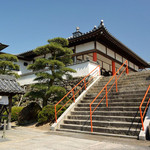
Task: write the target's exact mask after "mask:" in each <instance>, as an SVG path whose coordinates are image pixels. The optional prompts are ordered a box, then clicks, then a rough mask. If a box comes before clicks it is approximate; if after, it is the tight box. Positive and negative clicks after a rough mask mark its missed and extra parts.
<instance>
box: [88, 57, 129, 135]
mask: <svg viewBox="0 0 150 150" xmlns="http://www.w3.org/2000/svg"><path fill="white" fill-rule="evenodd" d="M123 67H124V68H123ZM121 69H123V70H121ZM125 70H126V74H128V73H129V70H128V61H127V60H126V61H125V62H124V63H123V64H122V66H121V67H120V68H119V69H118V70H117V71H116V72H115V74H114V75H113V76H112V77H111V78H110V80H109V81H108V82H107V84H106V85H105V86H104V87H103V89H102V90H101V91H100V92H99V93H98V95H97V96H96V97H95V99H94V100H93V101H92V102H91V103H90V120H91V132H93V124H92V114H93V113H94V111H95V110H96V109H97V107H98V106H99V105H100V104H101V102H102V101H103V99H104V98H106V107H108V93H109V92H110V90H111V89H112V87H113V86H114V85H116V92H118V87H117V81H118V79H119V78H120V76H121V75H122V74H123V72H125ZM119 73H120V74H119ZM117 74H119V75H118V76H117ZM113 79H114V80H115V81H114V82H113V84H112V85H111V87H110V88H109V89H108V85H109V83H111V81H113ZM103 92H105V93H104V96H103V98H102V99H101V100H100V101H99V103H98V104H97V106H96V107H95V108H94V109H93V110H92V104H93V103H94V102H95V101H96V100H97V98H98V97H99V96H100V95H102V94H103Z"/></svg>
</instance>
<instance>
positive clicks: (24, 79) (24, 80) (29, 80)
mask: <svg viewBox="0 0 150 150" xmlns="http://www.w3.org/2000/svg"><path fill="white" fill-rule="evenodd" d="M35 77H36V76H35V74H32V75H26V76H21V77H20V78H19V79H18V82H19V84H20V85H21V86H22V85H27V84H33V83H36V82H37V81H34V79H35Z"/></svg>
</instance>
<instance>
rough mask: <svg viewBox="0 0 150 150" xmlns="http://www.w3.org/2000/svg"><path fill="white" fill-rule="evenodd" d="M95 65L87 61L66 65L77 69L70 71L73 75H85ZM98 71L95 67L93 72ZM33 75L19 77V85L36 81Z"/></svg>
mask: <svg viewBox="0 0 150 150" xmlns="http://www.w3.org/2000/svg"><path fill="white" fill-rule="evenodd" d="M96 66H97V64H95V63H92V62H90V61H88V62H83V63H80V64H76V65H72V66H68V67H69V68H72V69H74V70H76V71H77V72H76V73H71V75H72V76H73V77H82V76H86V75H87V74H89V73H90V72H91V71H92V70H93V69H95V68H96ZM98 71H99V68H97V69H96V71H95V72H98ZM47 72H49V71H47ZM35 77H36V76H35V75H34V74H31V75H25V76H22V77H21V78H19V79H18V82H19V83H20V85H27V84H32V83H36V81H34V79H35Z"/></svg>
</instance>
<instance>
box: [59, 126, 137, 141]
mask: <svg viewBox="0 0 150 150" xmlns="http://www.w3.org/2000/svg"><path fill="white" fill-rule="evenodd" d="M57 131H60V132H73V133H82V134H91V135H101V136H109V137H118V138H132V139H138V137H137V136H131V135H122V134H111V133H103V132H91V131H81V130H71V129H64V128H62V129H60V128H59V129H57Z"/></svg>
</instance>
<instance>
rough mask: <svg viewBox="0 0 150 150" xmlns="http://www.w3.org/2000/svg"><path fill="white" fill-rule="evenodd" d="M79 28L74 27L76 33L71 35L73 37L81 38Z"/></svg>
mask: <svg viewBox="0 0 150 150" xmlns="http://www.w3.org/2000/svg"><path fill="white" fill-rule="evenodd" d="M79 30H80V28H79V27H76V32H74V33H72V34H73V37H78V36H81V35H82V32H80V31H79Z"/></svg>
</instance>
